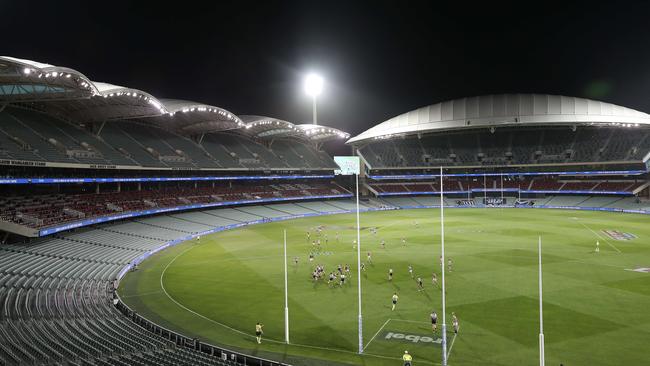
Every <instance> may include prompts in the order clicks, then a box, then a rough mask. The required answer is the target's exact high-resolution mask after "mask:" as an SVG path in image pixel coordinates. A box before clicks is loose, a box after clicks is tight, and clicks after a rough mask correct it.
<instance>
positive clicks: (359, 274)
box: [355, 172, 363, 354]
mask: <svg viewBox="0 0 650 366" xmlns="http://www.w3.org/2000/svg"><path fill="white" fill-rule="evenodd" d="M355 178H356V179H355V181H356V190H357V287H358V290H357V292H358V294H359V353H360V354H361V353H363V318H362V316H361V226H360V220H359V172H357V174H355Z"/></svg>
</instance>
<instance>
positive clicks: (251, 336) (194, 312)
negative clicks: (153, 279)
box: [160, 246, 440, 365]
mask: <svg viewBox="0 0 650 366" xmlns="http://www.w3.org/2000/svg"><path fill="white" fill-rule="evenodd" d="M192 248H195V247H194V246H192V247H189V248H187V249H185V250H184V251H182V252H181V253H179V254H178V255H176V256H175V257H174V259H172V260H171V261H169V263H167V265H166V266H165V269H163V271H162V273H161V274H160V287H161V288H162V290H163V292H164V293H165V295H166V296H167V297H168V298H169V299H170V300H171V301H172V302H173V303H174V304H176V305H178V306H179V307H181V308H182V309H183V310H185V311H188V312H190V313H192V314H194V315H196V316H198V317H200V318H203V319H205V320H207V321H209V322H212V323H214V324H217V325H220V326H222V327H224V328H227V329H229V330H232V331H234V332H236V333H239V334H242V335H244V336H246V337H250V338H255V336H253V335H250V334H248V333H245V332H242V331H241V330H238V329H235V328H232V327H229V326H227V325H225V324H223V323H220V322H218V321H216V320H214V319H211V318H208V317H207V316H205V315H203V314H199V313H197V312H196V311H194V310H192V309H189V308H187V307H186V306H184V305H183V304H181V303H179V302H178V301H176V300H175V299H174V298H173V297H171V295H169V293H168V292H167V290H166V289H165V285H164V284H163V277H164V275H165V272H166V271H167V268H169V266H170V265H171V264H172V263H174V261H176V259H178V258H179V257H180V256H181V255H183V254H185V253H186V252H188V251H189V250H190V249H192ZM389 320H390V319H389ZM264 340H265V341H267V342H272V343H278V344H286V343H285V342H283V341H278V340H275V339H270V338H265V339H264ZM289 345H290V346H296V347H303V348H313V349H322V350H325V351H335V352H344V353H349V354H358V353H357V352H353V351H349V350H344V349H340V348H329V347H319V346H311V345H307V344H299V343H290V344H289ZM363 355H365V356H370V357H377V358H384V359H389V360H401V358H397V357H389V356H382V355H376V354H372V353H364V354H363ZM418 363H423V364H428V365H440V364H439V363H434V362H427V361H420V362H418Z"/></svg>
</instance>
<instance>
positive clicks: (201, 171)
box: [0, 56, 650, 366]
mask: <svg viewBox="0 0 650 366" xmlns="http://www.w3.org/2000/svg"><path fill="white" fill-rule="evenodd" d="M254 113H255V112H252V114H251V115H235V114H234V113H231V112H229V111H228V110H226V109H224V108H220V107H218V106H213V105H207V104H203V103H198V102H192V101H186V100H171V99H158V98H156V97H155V96H153V95H151V94H149V93H148V92H146V91H142V90H137V89H133V88H129V87H124V86H117V85H112V84H107V83H103V82H95V81H92V80H90V79H89V78H88V77H86V76H85V75H84V74H82V73H81V72H80V71H77V70H74V69H71V68H67V67H61V66H53V65H49V64H44V63H40V62H37V61H30V60H24V59H19V58H14V57H7V56H4V57H0V164H1V166H2V167H1V174H0V192H1V195H0V207H1V210H0V211H1V214H0V233H1V234H2V244H0V308H1V309H2V311H1V312H0V364H2V365H32V364H45V365H233V366H234V365H269V366H270V365H350V364H354V365H357V364H363V365H394V364H399V362H400V360H402V354H403V353H404V350H408V351H409V352H410V354H412V355H413V358H414V362H413V363H414V364H415V365H440V364H441V359H443V358H444V359H445V360H448V362H449V364H452V365H477V364H480V365H513V364H535V362H536V359H537V357H538V356H537V353H538V351H539V348H538V347H539V346H538V333H540V332H541V331H540V316H541V314H540V307H541V305H542V303H543V307H544V310H543V311H544V312H543V315H544V334H545V342H546V360H547V362H549V364H560V363H564V364H566V365H570V364H589V365H612V364H621V365H641V364H645V363H646V362H647V351H646V348H647V342H648V340H649V339H650V328H648V324H650V314H648V312H647V309H648V308H649V306H650V298H649V296H650V292H649V290H648V289H649V288H650V287H649V286H648V284H649V282H648V277H647V276H648V273H649V272H650V248H649V247H648V243H649V242H650V241H649V240H650V225H649V223H650V221H649V220H650V216H648V215H650V188H649V187H650V180H649V175H648V171H649V169H650V115H648V114H646V113H644V112H641V111H636V110H633V109H630V108H626V107H623V106H618V105H614V104H610V103H605V102H601V101H597V100H589V99H583V98H576V97H570V96H558V95H546V94H503V95H485V96H478V97H468V98H461V99H455V100H451V101H444V102H441V103H436V104H432V105H429V106H425V107H423V108H419V109H416V110H413V111H410V112H407V113H404V114H402V115H399V116H396V117H394V118H391V119H389V120H387V121H385V122H381V123H377V124H376V125H375V126H374V127H372V128H370V129H368V130H366V131H364V132H362V133H360V134H358V135H356V136H351V135H350V134H349V133H347V132H345V131H341V130H339V129H336V128H332V127H326V126H323V125H314V124H300V123H293V122H290V121H285V120H282V119H278V118H273V117H265V116H257V115H254ZM328 144H339V145H344V144H345V146H348V147H349V148H350V150H351V153H350V155H351V156H352V157H354V158H358V160H356V161H358V162H359V170H358V172H356V174H355V177H352V176H349V175H342V174H339V173H342V172H341V169H342V167H341V166H339V165H338V164H337V161H339V160H337V161H335V159H334V157H333V156H332V155H331V154H329V153H328V152H327V151H326V150H327V149H326V146H327V145H328ZM355 178H356V179H355ZM443 223H444V228H445V229H444V230H446V231H444V232H443ZM443 241H444V243H445V244H444V245H445V249H444V250H445V254H443V253H442V242H443ZM540 242H541V243H542V244H541V248H543V251H542V252H541V253H538V249H539V248H540ZM443 255H445V256H444V257H441V256H443ZM538 255H539V260H540V261H541V264H540V266H538ZM441 260H442V263H441ZM357 264H363V267H359V266H358V265H357ZM317 266H318V267H320V268H321V270H320V271H315V268H316V267H317ZM343 268H345V269H343ZM540 268H542V269H540ZM538 269H539V276H541V275H542V274H543V276H544V277H543V278H544V280H543V286H544V289H543V301H542V300H541V298H540V296H541V294H542V288H541V281H540V282H539V283H538ZM317 272H318V273H317ZM320 272H323V276H322V278H321V274H320ZM330 273H334V274H335V276H334V278H335V279H334V280H332V275H331V274H330ZM389 273H390V274H389ZM328 274H329V276H330V278H329V280H328V278H327V275H328ZM342 275H343V276H342ZM445 275H446V278H445ZM345 276H347V279H348V280H347V282H345V280H344V278H345ZM432 276H433V277H435V280H434V279H432ZM540 278H541V277H540ZM418 279H423V280H418ZM357 285H358V286H357ZM538 285H539V286H540V287H539V288H538ZM441 286H447V287H446V288H445V290H443V289H442V288H441ZM358 288H359V289H362V292H361V293H360V292H359V291H358ZM538 291H539V292H538ZM393 295H395V296H398V298H399V301H398V300H397V299H396V298H392V296H393ZM444 296H446V299H443V297H444ZM391 299H393V306H392V308H391ZM538 302H539V304H538ZM441 304H445V306H446V325H447V328H446V331H445V333H444V334H443V330H444V327H441V326H438V327H437V329H436V328H435V327H434V329H432V324H431V321H430V313H432V312H436V313H437V314H438V316H439V317H440V318H441V321H438V323H439V324H440V323H442V324H444V322H445V318H444V317H445V313H444V311H445V310H444V309H443V308H441ZM361 313H363V317H362V316H361ZM452 313H453V314H454V316H456V315H457V317H458V318H457V321H458V323H457V324H454V325H453V326H452V315H451V314H452ZM256 324H260V325H262V326H263V327H264V328H263V336H262V339H261V340H256V334H255V332H256V328H255V325H256ZM442 324H440V325H442ZM454 328H455V329H454ZM443 339H444V341H443ZM443 342H444V343H443ZM445 362H446V361H445Z"/></svg>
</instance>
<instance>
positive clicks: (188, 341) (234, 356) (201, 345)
mask: <svg viewBox="0 0 650 366" xmlns="http://www.w3.org/2000/svg"><path fill="white" fill-rule="evenodd" d="M117 299H118V301H117V303H116V304H115V307H116V308H117V309H118V310H119V311H120V312H122V313H123V314H124V315H126V316H127V317H128V318H129V319H131V320H132V321H133V322H134V323H135V324H137V325H139V326H140V327H142V328H144V329H146V330H148V331H150V332H152V333H154V334H156V335H158V336H160V337H163V338H165V339H167V340H169V341H171V342H174V343H175V344H176V346H177V347H185V348H189V349H193V350H195V351H199V352H202V353H204V354H208V355H210V356H214V357H216V358H217V359H218V360H221V361H230V362H236V363H237V364H239V365H245V366H290V365H289V364H286V363H282V362H277V361H271V360H267V359H264V358H260V357H255V356H250V355H246V354H243V353H239V352H235V351H231V350H229V349H226V348H223V347H218V346H215V345H212V344H209V343H206V342H201V340H200V339H198V338H190V337H187V336H184V335H182V334H180V333H178V332H174V331H173V330H169V329H167V328H165V327H161V326H160V325H158V324H156V323H154V322H152V321H150V320H149V319H147V318H145V317H143V316H142V315H140V314H138V313H137V312H135V311H133V310H131V308H129V307H128V306H127V305H126V304H124V303H123V302H122V300H121V299H120V298H119V296H118V298H117Z"/></svg>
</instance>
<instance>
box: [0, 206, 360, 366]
mask: <svg viewBox="0 0 650 366" xmlns="http://www.w3.org/2000/svg"><path fill="white" fill-rule="evenodd" d="M363 208H364V209H370V208H372V207H370V206H365V205H364V206H363ZM349 209H350V205H349V204H346V203H345V202H339V201H328V202H309V203H304V204H300V203H287V204H271V205H264V206H246V207H240V208H223V209H211V210H203V211H192V212H186V213H177V214H170V215H165V216H156V217H149V218H143V219H137V220H132V221H128V222H122V223H116V224H108V225H102V226H98V227H94V228H89V229H82V230H79V231H76V232H67V233H61V234H57V235H54V236H49V237H46V238H41V239H37V240H34V241H32V242H31V243H30V244H29V245H21V244H14V245H7V244H5V245H2V246H0V304H2V309H3V310H2V313H0V361H2V363H3V364H6V365H22V364H62V363H64V362H67V364H70V365H88V364H95V365H131V364H137V365H235V364H237V362H241V363H242V364H244V362H245V356H242V355H239V354H237V353H234V352H230V351H226V350H221V349H213V348H212V346H209V345H202V346H201V347H202V350H203V351H205V352H209V353H210V354H212V355H219V356H220V355H221V354H222V352H223V354H224V355H227V357H226V359H227V360H228V361H223V360H221V361H220V360H218V359H217V358H215V357H211V356H208V355H206V354H204V353H203V352H192V351H190V350H188V349H186V348H185V347H184V345H185V344H189V345H190V346H191V347H193V348H195V347H197V346H198V345H197V344H194V342H193V340H192V339H190V338H186V337H183V336H181V335H179V334H176V333H173V332H171V331H169V330H166V329H164V328H159V327H155V325H153V324H151V323H148V322H146V320H145V319H142V318H138V317H137V315H135V314H133V313H132V312H131V311H130V310H129V309H128V308H126V307H124V305H123V304H119V305H120V309H121V310H122V311H125V312H127V313H129V314H130V316H131V318H132V319H137V320H138V321H139V322H140V324H141V325H143V326H144V327H141V326H138V325H136V324H134V323H132V322H131V321H130V320H129V319H128V318H127V317H124V316H123V315H122V313H121V312H120V310H118V309H117V308H116V307H114V306H113V301H114V300H115V295H114V289H115V286H116V285H117V281H118V279H119V277H120V276H121V275H123V274H124V268H125V267H126V266H130V265H132V264H134V263H135V262H137V261H140V260H142V259H143V258H146V256H148V255H149V253H151V252H152V251H154V250H156V249H157V248H159V247H161V246H163V245H165V244H166V243H170V242H174V241H178V240H187V238H188V237H192V236H193V235H197V234H199V233H204V232H207V231H210V230H213V231H214V230H221V229H222V228H224V227H232V226H239V225H242V224H246V223H250V222H258V221H262V220H270V219H276V220H277V219H283V218H289V217H295V216H304V215H318V214H326V213H341V212H346V210H349ZM147 329H148V330H155V334H153V333H150V332H149V331H148V330H147ZM231 356H232V357H231ZM253 360H255V358H254V357H249V362H251V361H253ZM254 362H255V363H254V364H255V365H258V364H259V365H269V366H270V365H280V364H279V363H275V362H272V361H265V360H256V361H254ZM249 364H250V363H249Z"/></svg>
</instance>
